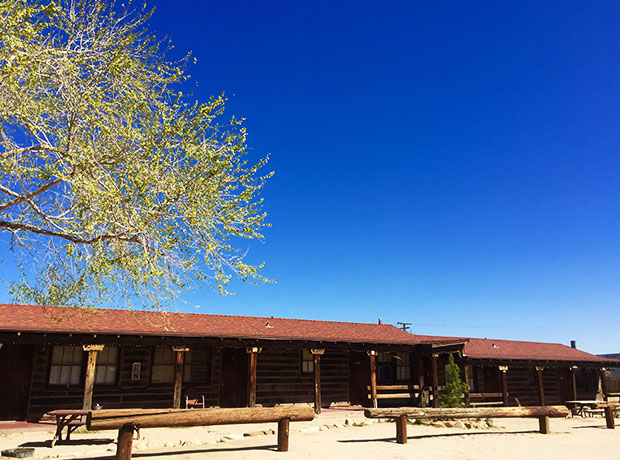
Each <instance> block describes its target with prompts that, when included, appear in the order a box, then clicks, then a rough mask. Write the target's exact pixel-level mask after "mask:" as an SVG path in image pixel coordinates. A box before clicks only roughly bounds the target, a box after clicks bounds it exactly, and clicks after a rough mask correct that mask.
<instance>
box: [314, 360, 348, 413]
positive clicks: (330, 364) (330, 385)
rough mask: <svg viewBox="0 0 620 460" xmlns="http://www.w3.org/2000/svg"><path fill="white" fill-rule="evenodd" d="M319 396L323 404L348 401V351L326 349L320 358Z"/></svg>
mask: <svg viewBox="0 0 620 460" xmlns="http://www.w3.org/2000/svg"><path fill="white" fill-rule="evenodd" d="M321 398H322V404H323V406H325V407H327V406H329V404H330V403H333V402H343V401H349V400H350V398H349V353H348V352H342V351H330V350H327V351H326V352H325V354H324V355H323V357H322V358H321Z"/></svg>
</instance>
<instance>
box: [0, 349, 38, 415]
mask: <svg viewBox="0 0 620 460" xmlns="http://www.w3.org/2000/svg"><path fill="white" fill-rule="evenodd" d="M32 352H33V347H32V345H23V344H14V343H5V344H4V345H3V346H2V348H0V369H1V371H0V396H1V397H2V404H0V420H26V410H27V409H28V396H29V395H28V393H29V391H30V377H31V373H32V372H31V371H32Z"/></svg>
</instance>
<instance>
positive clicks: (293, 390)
mask: <svg viewBox="0 0 620 460" xmlns="http://www.w3.org/2000/svg"><path fill="white" fill-rule="evenodd" d="M326 354H327V353H326ZM323 368H324V366H322V367H321V370H323ZM312 402H314V376H313V374H302V373H301V351H300V350H269V349H263V351H262V353H261V354H259V355H258V363H257V368H256V403H257V404H262V405H263V406H274V405H276V404H282V403H312Z"/></svg>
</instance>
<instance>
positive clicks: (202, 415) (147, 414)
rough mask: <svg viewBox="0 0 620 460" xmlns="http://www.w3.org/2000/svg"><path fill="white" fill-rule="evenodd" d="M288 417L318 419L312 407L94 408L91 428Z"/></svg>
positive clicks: (216, 422) (157, 425) (265, 420)
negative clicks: (315, 417)
mask: <svg viewBox="0 0 620 460" xmlns="http://www.w3.org/2000/svg"><path fill="white" fill-rule="evenodd" d="M283 418H288V419H290V420H291V421H294V422H308V421H310V420H313V419H314V409H313V408H312V407H253V408H246V407H239V408H232V409H107V410H106V409H102V410H96V411H91V413H90V415H89V417H88V420H87V422H86V426H87V428H88V429H89V430H113V429H117V428H120V427H122V426H123V425H132V426H136V427H139V428H155V427H167V426H168V427H169V426H208V425H228V424H237V423H271V422H277V421H278V420H280V419H283Z"/></svg>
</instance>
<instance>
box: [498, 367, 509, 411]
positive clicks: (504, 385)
mask: <svg viewBox="0 0 620 460" xmlns="http://www.w3.org/2000/svg"><path fill="white" fill-rule="evenodd" d="M499 371H500V377H501V378H502V402H503V403H504V406H507V405H508V379H507V378H506V373H507V372H508V366H499Z"/></svg>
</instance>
